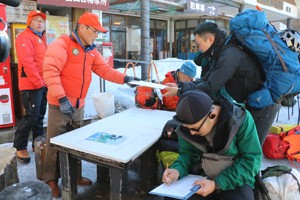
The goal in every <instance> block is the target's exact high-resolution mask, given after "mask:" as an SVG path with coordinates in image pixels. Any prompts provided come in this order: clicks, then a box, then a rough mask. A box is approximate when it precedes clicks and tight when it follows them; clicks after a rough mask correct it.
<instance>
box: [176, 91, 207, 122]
mask: <svg viewBox="0 0 300 200" xmlns="http://www.w3.org/2000/svg"><path fill="white" fill-rule="evenodd" d="M211 107H212V99H211V98H210V97H209V96H208V95H207V94H206V93H204V92H202V91H199V90H191V91H188V92H185V93H183V94H182V95H181V96H180V98H179V100H178V104H177V107H176V115H175V116H174V119H175V120H177V121H179V122H181V123H184V124H195V123H197V122H198V121H200V120H201V119H202V118H203V117H205V116H206V115H207V114H208V113H209V111H210V110H211Z"/></svg>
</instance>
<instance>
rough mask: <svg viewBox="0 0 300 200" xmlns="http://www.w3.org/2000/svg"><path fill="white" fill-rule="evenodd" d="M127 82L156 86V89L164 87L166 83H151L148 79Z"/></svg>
mask: <svg viewBox="0 0 300 200" xmlns="http://www.w3.org/2000/svg"><path fill="white" fill-rule="evenodd" d="M129 84H132V85H139V86H147V87H151V88H157V89H160V90H162V89H165V88H166V87H168V86H166V85H162V84H158V83H151V82H148V81H130V82H129Z"/></svg>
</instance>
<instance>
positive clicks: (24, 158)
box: [17, 149, 30, 163]
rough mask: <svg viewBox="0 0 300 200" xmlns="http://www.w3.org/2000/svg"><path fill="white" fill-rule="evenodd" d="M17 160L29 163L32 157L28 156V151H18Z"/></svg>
mask: <svg viewBox="0 0 300 200" xmlns="http://www.w3.org/2000/svg"><path fill="white" fill-rule="evenodd" d="M17 159H18V160H19V161H21V162H23V163H29V162H30V156H29V154H28V151H27V150H26V149H25V150H20V151H17Z"/></svg>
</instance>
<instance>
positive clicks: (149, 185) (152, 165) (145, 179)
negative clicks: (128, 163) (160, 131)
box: [139, 145, 158, 194]
mask: <svg viewBox="0 0 300 200" xmlns="http://www.w3.org/2000/svg"><path fill="white" fill-rule="evenodd" d="M155 151H156V145H153V146H152V147H150V148H149V149H148V150H147V151H146V152H144V153H143V155H142V156H141V164H140V169H139V171H140V176H141V193H143V194H147V193H148V192H149V191H150V190H152V189H153V185H154V184H157V180H158V179H157V176H158V167H157V160H156V157H155ZM145 166H147V167H146V168H147V170H145Z"/></svg>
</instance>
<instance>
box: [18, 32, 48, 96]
mask: <svg viewBox="0 0 300 200" xmlns="http://www.w3.org/2000/svg"><path fill="white" fill-rule="evenodd" d="M15 44H16V51H17V56H18V77H19V90H36V89H39V88H41V87H43V86H45V81H44V78H43V63H44V55H45V52H46V50H47V44H46V37H45V33H44V34H43V37H40V36H38V35H36V34H35V33H34V32H33V31H32V30H31V29H30V28H29V27H27V28H26V29H25V30H24V31H23V32H22V33H20V34H19V35H18V36H17V38H16V43H15Z"/></svg>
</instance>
